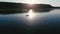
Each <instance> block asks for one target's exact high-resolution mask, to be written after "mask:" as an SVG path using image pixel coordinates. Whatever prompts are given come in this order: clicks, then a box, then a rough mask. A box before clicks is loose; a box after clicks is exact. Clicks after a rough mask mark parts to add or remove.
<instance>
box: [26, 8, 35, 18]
mask: <svg viewBox="0 0 60 34" xmlns="http://www.w3.org/2000/svg"><path fill="white" fill-rule="evenodd" d="M27 15H29V16H28V17H29V18H30V19H32V18H33V17H34V15H35V14H34V12H33V10H32V9H30V10H29V12H28V13H27Z"/></svg>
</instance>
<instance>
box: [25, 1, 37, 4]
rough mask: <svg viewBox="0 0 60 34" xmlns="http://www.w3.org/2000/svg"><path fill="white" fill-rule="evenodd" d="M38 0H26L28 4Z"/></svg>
mask: <svg viewBox="0 0 60 34" xmlns="http://www.w3.org/2000/svg"><path fill="white" fill-rule="evenodd" d="M36 1H37V0H25V2H26V3H28V4H35V3H36Z"/></svg>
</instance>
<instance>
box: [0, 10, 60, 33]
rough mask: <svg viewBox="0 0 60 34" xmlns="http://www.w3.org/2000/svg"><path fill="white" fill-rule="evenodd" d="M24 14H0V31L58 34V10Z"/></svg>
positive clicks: (59, 26) (59, 24)
mask: <svg viewBox="0 0 60 34" xmlns="http://www.w3.org/2000/svg"><path fill="white" fill-rule="evenodd" d="M26 14H27V13H21V14H5V15H4V14H0V31H1V32H5V33H7V32H14V33H15V32H17V33H22V32H23V33H24V34H25V33H26V34H29V33H30V34H37V33H39V34H40V33H48V32H53V33H55V32H60V9H54V10H51V11H50V12H45V13H33V14H32V13H30V14H29V16H26Z"/></svg>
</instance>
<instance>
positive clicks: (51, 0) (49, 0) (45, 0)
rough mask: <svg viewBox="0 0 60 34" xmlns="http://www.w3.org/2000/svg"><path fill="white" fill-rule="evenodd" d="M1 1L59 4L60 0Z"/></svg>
mask: <svg viewBox="0 0 60 34" xmlns="http://www.w3.org/2000/svg"><path fill="white" fill-rule="evenodd" d="M0 1H2V2H17V3H38V4H40V3H44V4H51V5H53V6H60V0H0Z"/></svg>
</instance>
